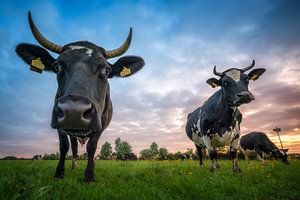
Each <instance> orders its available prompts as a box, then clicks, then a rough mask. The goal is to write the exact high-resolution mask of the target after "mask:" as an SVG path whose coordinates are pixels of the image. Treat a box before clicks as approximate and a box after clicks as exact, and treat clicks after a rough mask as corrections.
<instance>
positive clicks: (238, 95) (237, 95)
mask: <svg viewBox="0 0 300 200" xmlns="http://www.w3.org/2000/svg"><path fill="white" fill-rule="evenodd" d="M242 96H244V95H243V94H240V93H237V94H236V97H238V98H241V97H242Z"/></svg>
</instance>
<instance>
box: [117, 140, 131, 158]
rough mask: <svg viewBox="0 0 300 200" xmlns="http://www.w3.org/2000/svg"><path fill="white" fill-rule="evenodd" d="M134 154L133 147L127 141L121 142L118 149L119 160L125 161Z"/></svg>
mask: <svg viewBox="0 0 300 200" xmlns="http://www.w3.org/2000/svg"><path fill="white" fill-rule="evenodd" d="M131 152H132V148H131V145H130V144H129V143H128V142H126V141H121V142H120V144H119V145H118V148H117V151H116V153H117V159H121V160H124V159H125V157H126V156H128V155H129V154H130V153H131Z"/></svg>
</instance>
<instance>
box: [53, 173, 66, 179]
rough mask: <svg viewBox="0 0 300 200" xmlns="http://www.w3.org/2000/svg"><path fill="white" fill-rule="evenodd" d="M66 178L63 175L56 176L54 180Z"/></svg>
mask: <svg viewBox="0 0 300 200" xmlns="http://www.w3.org/2000/svg"><path fill="white" fill-rule="evenodd" d="M64 177H65V176H64V175H63V174H55V175H54V178H57V179H63V178H64Z"/></svg>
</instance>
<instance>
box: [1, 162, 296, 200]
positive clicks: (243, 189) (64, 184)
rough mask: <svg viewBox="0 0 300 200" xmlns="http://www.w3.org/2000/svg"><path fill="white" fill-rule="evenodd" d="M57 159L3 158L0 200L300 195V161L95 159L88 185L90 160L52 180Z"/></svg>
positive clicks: (69, 165) (285, 197)
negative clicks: (214, 166) (214, 163)
mask: <svg viewBox="0 0 300 200" xmlns="http://www.w3.org/2000/svg"><path fill="white" fill-rule="evenodd" d="M57 162H58V161H44V160H40V161H34V162H32V161H29V160H23V161H21V160H20V161H4V160H2V161H0V199H72V200H75V199H122V200H123V199H170V200H171V199H172V200H173V199H231V200H236V199H264V200H265V199H280V200H281V199H300V161H291V164H290V165H288V166H286V165H283V164H281V163H280V162H276V161H269V162H268V163H266V164H261V163H259V162H258V161H252V162H250V164H248V163H247V162H246V161H240V165H241V166H240V167H241V169H242V170H243V171H242V173H240V174H234V173H232V172H231V162H230V161H221V168H220V169H219V170H218V171H217V172H216V173H215V174H214V175H212V174H210V173H209V170H208V165H209V163H208V162H206V163H205V167H203V168H202V169H200V168H199V166H198V162H197V161H165V162H163V161H154V162H152V161H128V162H123V161H96V179H97V182H95V183H91V184H85V183H83V181H82V179H83V172H84V169H85V165H86V161H79V163H78V169H77V171H75V172H72V171H71V162H70V161H67V162H66V173H65V179H63V180H56V179H54V178H53V174H54V170H55V167H56V164H57Z"/></svg>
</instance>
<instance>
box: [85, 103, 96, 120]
mask: <svg viewBox="0 0 300 200" xmlns="http://www.w3.org/2000/svg"><path fill="white" fill-rule="evenodd" d="M93 111H94V108H93V106H92V104H90V107H89V108H88V109H87V110H86V111H84V113H83V118H85V119H91V118H92V115H93V113H94V112H93Z"/></svg>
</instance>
